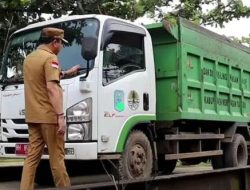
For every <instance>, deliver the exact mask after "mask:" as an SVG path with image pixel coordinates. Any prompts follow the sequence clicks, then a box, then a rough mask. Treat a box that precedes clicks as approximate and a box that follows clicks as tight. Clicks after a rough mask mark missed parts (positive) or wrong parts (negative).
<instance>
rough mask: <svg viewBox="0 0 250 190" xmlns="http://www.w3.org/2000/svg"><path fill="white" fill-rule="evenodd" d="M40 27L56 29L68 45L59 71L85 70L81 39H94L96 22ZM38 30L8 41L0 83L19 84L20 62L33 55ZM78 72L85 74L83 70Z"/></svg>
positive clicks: (39, 32)
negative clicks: (63, 32) (73, 68)
mask: <svg viewBox="0 0 250 190" xmlns="http://www.w3.org/2000/svg"><path fill="white" fill-rule="evenodd" d="M43 27H57V28H62V29H63V30H64V31H65V39H67V40H68V41H69V44H67V45H65V46H64V48H63V49H62V51H61V52H60V53H59V55H58V58H59V61H60V68H61V69H62V70H67V69H69V68H71V67H72V66H74V65H77V64H79V65H80V66H81V68H86V65H87V60H85V59H84V58H83V57H82V56H81V48H82V42H81V40H82V38H83V36H86V37H97V36H98V32H99V22H98V20H96V19H92V18H89V19H82V20H71V21H66V22H60V23H56V24H53V25H46V26H43ZM43 27H40V28H33V29H31V30H27V31H23V32H20V33H17V34H14V35H13V36H12V38H11V40H10V43H9V45H8V48H7V51H6V53H5V56H4V59H3V62H2V63H3V66H2V69H1V75H0V77H1V79H2V80H1V81H6V82H10V83H15V82H20V83H22V81H23V70H22V69H23V61H24V59H25V57H26V56H27V55H28V54H29V53H31V52H32V51H34V50H35V49H36V48H37V46H38V45H39V38H40V34H41V29H42V28H43ZM93 67H94V60H90V69H92V68H93ZM82 72H85V70H83V71H82Z"/></svg>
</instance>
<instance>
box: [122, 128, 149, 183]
mask: <svg viewBox="0 0 250 190" xmlns="http://www.w3.org/2000/svg"><path fill="white" fill-rule="evenodd" d="M152 168H153V154H152V149H151V145H150V141H149V139H148V137H147V136H146V135H145V134H144V133H143V132H142V131H140V130H134V131H132V132H131V134H130V135H129V137H128V139H127V142H126V145H125V150H124V152H123V153H122V156H121V159H120V161H119V175H120V176H119V177H120V178H121V179H135V178H145V177H150V176H151V174H152Z"/></svg>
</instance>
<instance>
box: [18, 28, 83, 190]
mask: <svg viewBox="0 0 250 190" xmlns="http://www.w3.org/2000/svg"><path fill="white" fill-rule="evenodd" d="M40 39H41V45H40V46H39V47H38V48H37V50H36V51H34V52H32V53H31V54H29V55H28V56H27V57H26V59H25V60H24V66H23V70H24V88H25V119H26V122H27V123H28V130H29V147H28V155H27V158H26V159H25V162H24V167H23V172H22V179H21V186H20V189H21V190H32V189H34V179H35V173H36V168H37V166H38V164H39V161H40V159H41V156H42V154H43V150H44V146H45V145H47V147H48V152H49V161H50V166H51V171H52V174H53V178H54V182H55V185H56V187H68V186H70V180H69V176H68V174H67V171H66V168H65V163H64V156H65V154H64V133H65V128H66V122H65V118H64V113H63V95H62V88H61V86H60V83H59V82H60V68H59V67H60V65H59V61H58V59H57V54H58V53H59V52H60V50H61V49H62V43H63V42H67V41H66V40H65V39H64V31H63V30H61V29H57V28H44V29H43V30H42V33H41V38H40ZM78 69H79V66H75V67H72V68H71V69H70V70H68V71H67V72H66V73H64V74H69V75H72V74H76V73H77V70H78ZM44 180H46V179H44Z"/></svg>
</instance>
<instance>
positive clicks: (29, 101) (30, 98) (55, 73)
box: [23, 45, 62, 123]
mask: <svg viewBox="0 0 250 190" xmlns="http://www.w3.org/2000/svg"><path fill="white" fill-rule="evenodd" d="M23 67H24V68H23V71H24V92H25V120H26V122H27V123H57V116H56V113H55V110H54V108H53V106H52V104H51V102H50V100H49V96H48V91H47V86H46V83H47V82H48V81H55V82H57V83H58V85H59V80H60V70H59V62H58V59H57V56H56V55H55V54H54V53H53V52H51V50H50V49H49V48H47V47H46V46H45V45H40V46H39V47H38V48H37V50H35V51H34V52H32V53H31V54H29V55H28V56H27V57H26V59H25V60H24V65H23ZM60 94H61V96H62V89H61V88H60Z"/></svg>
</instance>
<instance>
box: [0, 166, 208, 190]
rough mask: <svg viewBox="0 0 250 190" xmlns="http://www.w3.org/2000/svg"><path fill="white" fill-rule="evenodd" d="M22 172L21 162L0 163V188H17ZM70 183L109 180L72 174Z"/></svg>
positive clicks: (182, 169) (178, 170) (180, 168)
mask: <svg viewBox="0 0 250 190" xmlns="http://www.w3.org/2000/svg"><path fill="white" fill-rule="evenodd" d="M211 169H212V168H211V166H209V165H197V166H178V167H176V169H175V171H174V172H173V173H174V174H177V173H189V172H195V171H205V170H211ZM21 173H22V163H14V164H11V163H8V166H7V164H0V190H18V189H19V185H20V179H21ZM70 180H71V183H72V185H76V184H83V183H93V182H101V181H109V180H110V178H109V177H108V176H107V175H105V174H102V175H101V174H100V175H93V176H84V177H83V176H74V177H71V178H70ZM47 188H49V187H48V186H38V185H36V189H47Z"/></svg>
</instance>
